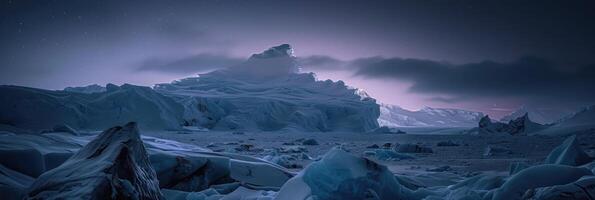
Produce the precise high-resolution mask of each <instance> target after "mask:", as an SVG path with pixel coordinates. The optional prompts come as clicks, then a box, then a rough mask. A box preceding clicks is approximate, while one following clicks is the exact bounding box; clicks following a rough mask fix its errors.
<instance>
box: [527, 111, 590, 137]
mask: <svg viewBox="0 0 595 200" xmlns="http://www.w3.org/2000/svg"><path fill="white" fill-rule="evenodd" d="M578 133H588V134H589V133H590V134H592V133H595V106H589V107H586V108H584V109H582V110H580V111H578V112H576V113H574V114H572V115H569V116H567V117H565V118H563V119H561V120H560V121H558V122H557V123H556V124H554V125H552V126H551V127H549V128H548V129H545V130H543V131H540V132H538V133H536V134H540V135H568V134H578Z"/></svg>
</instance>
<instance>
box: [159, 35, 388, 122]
mask: <svg viewBox="0 0 595 200" xmlns="http://www.w3.org/2000/svg"><path fill="white" fill-rule="evenodd" d="M291 51H292V50H291V48H290V46H289V45H281V46H277V47H273V48H271V49H269V50H267V51H265V52H263V53H261V54H255V55H253V56H252V57H251V58H250V59H248V60H247V61H246V62H244V63H242V64H240V65H237V66H232V67H230V68H228V69H223V70H218V71H214V72H211V73H207V74H201V75H200V76H198V77H192V78H186V79H182V80H178V81H174V82H172V83H169V84H158V85H156V86H155V90H156V91H158V92H160V93H162V94H165V95H167V96H170V97H173V98H174V99H176V101H178V102H180V103H181V104H183V105H184V106H185V107H186V108H187V109H186V113H185V115H184V116H185V118H189V119H190V120H189V121H188V125H194V126H200V127H204V128H209V129H215V130H230V129H249V130H254V129H258V130H265V131H272V130H281V129H292V130H294V129H297V130H306V131H330V130H333V131H337V130H348V131H369V130H373V129H375V128H378V123H377V121H376V119H377V118H378V116H379V109H378V105H377V104H376V101H375V100H374V99H372V98H370V97H364V96H360V95H359V94H360V93H359V91H358V90H357V89H353V88H349V87H348V86H346V85H345V83H343V82H342V81H338V82H333V81H330V80H326V81H318V80H316V78H315V76H314V74H312V73H297V72H298V71H299V70H298V69H299V67H298V66H297V64H296V63H297V62H295V57H293V56H292V55H291V54H290V52H291Z"/></svg>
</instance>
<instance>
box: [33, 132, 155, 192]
mask: <svg viewBox="0 0 595 200" xmlns="http://www.w3.org/2000/svg"><path fill="white" fill-rule="evenodd" d="M26 198H27V199H78V198H82V199H156V200H157V199H162V194H161V191H160V190H159V183H158V181H157V176H156V175H155V171H154V170H153V168H152V167H151V163H150V162H149V158H148V155H147V152H146V150H145V147H144V145H143V142H142V141H141V139H140V134H139V132H138V128H137V126H136V124H135V123H128V124H126V125H125V126H123V127H114V128H110V129H108V130H106V131H104V132H103V133H101V134H100V135H99V136H97V138H95V139H94V140H93V141H91V142H90V143H89V144H87V145H86V146H84V147H83V148H81V149H80V150H79V151H78V152H76V153H75V154H74V155H72V156H71V157H70V158H69V159H68V160H66V161H65V162H64V163H63V164H62V165H60V166H58V167H56V168H54V169H52V170H50V171H47V172H45V173H43V174H42V175H41V176H39V177H38V178H37V179H36V180H35V182H33V184H32V185H31V187H30V188H29V189H28V194H27V195H26Z"/></svg>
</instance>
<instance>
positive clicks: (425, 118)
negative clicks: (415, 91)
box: [378, 104, 484, 127]
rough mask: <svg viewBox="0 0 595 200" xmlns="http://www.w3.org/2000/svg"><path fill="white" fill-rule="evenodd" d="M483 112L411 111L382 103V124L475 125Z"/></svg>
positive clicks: (422, 125) (429, 108) (413, 125)
mask: <svg viewBox="0 0 595 200" xmlns="http://www.w3.org/2000/svg"><path fill="white" fill-rule="evenodd" d="M483 116H484V114H483V113H481V112H475V111H468V110H461V109H450V108H431V107H424V108H422V109H420V110H417V111H411V110H407V109H404V108H401V107H399V106H396V105H390V104H380V117H379V118H378V123H379V124H380V126H388V127H475V126H477V123H479V120H481V118H482V117H483Z"/></svg>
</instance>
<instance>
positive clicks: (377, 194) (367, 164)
mask: <svg viewBox="0 0 595 200" xmlns="http://www.w3.org/2000/svg"><path fill="white" fill-rule="evenodd" d="M400 196H402V194H401V185H400V184H399V183H398V182H397V180H396V179H395V177H394V175H393V174H392V173H391V172H390V171H389V170H388V169H387V168H386V166H383V165H379V164H377V163H375V162H373V161H370V160H368V159H365V158H358V157H355V156H353V155H351V154H349V153H347V152H345V151H343V150H341V149H338V148H335V149H332V150H330V151H329V152H327V153H326V154H325V155H324V157H323V158H322V160H320V161H317V162H314V163H312V164H310V165H309V166H308V167H306V168H305V169H304V170H303V171H302V172H300V174H298V175H297V176H295V177H294V178H292V179H290V180H289V181H287V183H285V185H283V187H282V188H281V190H280V191H279V193H278V194H277V199H287V200H298V199H299V200H305V199H366V198H371V199H400V198H401V197H400Z"/></svg>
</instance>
